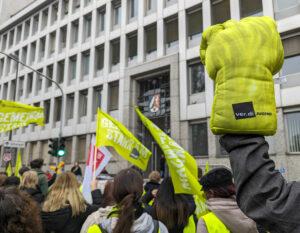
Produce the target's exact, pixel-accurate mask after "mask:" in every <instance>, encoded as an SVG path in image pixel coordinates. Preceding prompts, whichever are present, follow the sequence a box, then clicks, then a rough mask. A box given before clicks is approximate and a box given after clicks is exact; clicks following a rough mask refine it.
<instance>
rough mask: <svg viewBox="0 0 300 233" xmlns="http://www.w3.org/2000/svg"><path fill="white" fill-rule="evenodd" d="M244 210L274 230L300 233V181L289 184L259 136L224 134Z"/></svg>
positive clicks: (275, 231)
mask: <svg viewBox="0 0 300 233" xmlns="http://www.w3.org/2000/svg"><path fill="white" fill-rule="evenodd" d="M220 142H221V144H222V146H223V147H224V148H225V149H226V150H227V152H228V153H229V158H230V163H231V167H232V171H233V176H234V180H235V184H236V188H237V203H238V205H239V207H240V208H241V209H242V211H243V212H244V213H245V214H246V215H247V216H249V217H250V218H251V219H253V220H254V221H255V222H257V223H258V224H260V225H262V226H263V227H264V228H265V229H266V230H268V231H270V232H272V233H299V232H300V210H299V209H300V182H290V183H288V182H287V181H286V180H285V179H284V177H283V176H282V175H281V174H280V172H279V171H276V170H275V163H274V161H273V160H271V159H270V158H269V155H268V149H269V146H268V143H267V142H266V140H265V139H264V137H262V136H257V135H225V136H224V137H222V138H221V140H220Z"/></svg>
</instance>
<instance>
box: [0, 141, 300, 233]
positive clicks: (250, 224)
mask: <svg viewBox="0 0 300 233" xmlns="http://www.w3.org/2000/svg"><path fill="white" fill-rule="evenodd" d="M221 143H222V145H223V146H224V147H225V148H226V150H227V151H228V152H229V154H230V159H231V165H232V169H233V174H232V172H231V171H230V170H229V169H228V168H226V167H218V168H214V169H211V170H210V171H209V172H207V173H206V174H204V175H203V176H202V172H201V170H199V182H200V184H201V185H202V191H203V193H204V196H205V199H206V203H205V205H206V207H207V210H206V211H205V212H202V213H200V214H199V211H198V212H197V208H198V205H197V200H196V199H195V197H194V196H192V195H189V194H176V193H175V191H174V186H173V182H172V179H171V178H170V177H168V176H165V178H163V179H162V178H161V175H160V173H159V172H158V171H153V172H151V173H150V175H149V179H148V182H146V183H145V182H144V179H143V177H142V175H141V173H140V172H139V171H137V170H136V169H132V168H128V169H125V170H122V171H120V172H119V173H118V174H117V175H116V176H115V177H114V178H113V179H112V180H108V181H107V182H106V185H105V188H104V192H103V193H102V192H101V191H100V190H99V189H98V185H97V181H96V180H93V181H92V183H91V190H92V191H91V192H92V200H93V202H92V203H91V204H88V203H87V202H86V201H85V199H84V197H83V195H82V193H81V191H80V179H78V176H79V175H80V174H79V173H78V170H79V168H80V166H79V165H78V164H76V165H75V167H77V168H76V169H75V168H73V169H72V171H68V172H63V173H62V174H60V175H56V174H54V175H53V176H52V177H51V178H50V179H49V177H48V179H47V176H46V175H45V173H44V172H43V171H42V170H41V167H42V165H43V161H42V160H41V159H37V160H33V161H32V162H31V163H30V168H27V167H23V168H22V169H20V171H19V173H20V175H21V179H19V178H17V177H14V176H11V177H7V176H6V174H5V173H1V174H0V232H3V233H131V232H135V233H156V232H160V233H167V232H170V233H196V232H197V233H211V232H220V233H223V232H224V233H230V232H231V233H258V232H266V231H265V230H264V229H263V227H265V228H267V229H268V230H269V232H272V233H273V232H274V233H276V232H281V233H282V232H292V233H294V232H299V231H298V230H299V221H298V222H297V221H296V220H297V219H298V218H299V214H298V213H299V212H297V210H294V209H293V208H292V207H291V206H290V205H292V204H293V205H295V206H297V205H298V204H299V203H300V202H299V200H298V199H297V198H299V195H297V191H298V190H299V183H292V184H287V183H286V182H285V181H284V178H283V177H282V176H281V175H280V173H278V172H276V171H275V169H274V163H273V161H272V160H270V159H269V157H268V154H267V150H268V146H267V143H266V141H265V140H264V139H263V137H259V136H233V135H227V136H224V137H222V138H221ZM250 157H251V159H250ZM78 167H79V168H78ZM75 172H76V173H75ZM80 172H81V169H80ZM74 173H75V174H74ZM233 177H234V182H233ZM296 209H298V208H296ZM287 210H289V211H290V212H285V211H287ZM289 213H290V214H289ZM285 214H289V217H285ZM292 214H294V215H292ZM275 220H276V221H275ZM261 225H262V226H263V227H261Z"/></svg>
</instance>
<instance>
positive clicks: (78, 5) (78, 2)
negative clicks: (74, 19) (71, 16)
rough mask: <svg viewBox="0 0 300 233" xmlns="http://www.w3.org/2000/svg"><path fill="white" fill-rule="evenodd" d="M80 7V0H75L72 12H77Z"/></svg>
mask: <svg viewBox="0 0 300 233" xmlns="http://www.w3.org/2000/svg"><path fill="white" fill-rule="evenodd" d="M79 9H80V0H73V5H72V12H73V13H75V12H76V11H79Z"/></svg>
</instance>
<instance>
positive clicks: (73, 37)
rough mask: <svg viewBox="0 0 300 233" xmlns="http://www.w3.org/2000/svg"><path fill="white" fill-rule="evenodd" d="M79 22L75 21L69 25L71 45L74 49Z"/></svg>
mask: <svg viewBox="0 0 300 233" xmlns="http://www.w3.org/2000/svg"><path fill="white" fill-rule="evenodd" d="M78 30H79V21H78V20H75V21H73V22H72V24H71V45H72V47H74V45H76V43H77V42H78Z"/></svg>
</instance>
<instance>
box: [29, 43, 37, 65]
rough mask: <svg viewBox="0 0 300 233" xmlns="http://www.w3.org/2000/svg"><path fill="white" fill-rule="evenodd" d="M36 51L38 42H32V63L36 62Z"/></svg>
mask: <svg viewBox="0 0 300 233" xmlns="http://www.w3.org/2000/svg"><path fill="white" fill-rule="evenodd" d="M35 53H36V43H35V42H33V43H31V46H30V64H32V63H34V61H35Z"/></svg>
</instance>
